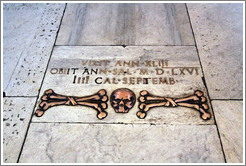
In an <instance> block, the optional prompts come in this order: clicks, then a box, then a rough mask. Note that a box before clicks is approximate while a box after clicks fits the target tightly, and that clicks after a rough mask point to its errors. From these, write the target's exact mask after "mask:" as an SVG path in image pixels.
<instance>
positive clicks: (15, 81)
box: [4, 4, 65, 96]
mask: <svg viewBox="0 0 246 166" xmlns="http://www.w3.org/2000/svg"><path fill="white" fill-rule="evenodd" d="M12 5H13V4H9V6H8V5H7V6H5V12H4V15H5V16H4V18H6V19H7V18H9V20H6V22H5V23H4V28H5V29H4V34H5V37H4V49H5V51H4V57H5V58H4V59H5V61H4V75H5V74H6V73H8V72H10V73H9V74H6V77H5V76H4V80H5V79H6V80H5V82H4V83H5V85H4V88H6V89H5V92H6V95H7V96H36V95H37V94H38V90H39V88H40V84H41V82H42V79H43V76H44V72H45V69H46V67H47V62H48V60H49V57H50V54H51V51H52V48H53V45H54V42H55V38H56V33H57V30H58V27H59V25H60V21H61V17H62V14H63V11H64V7H65V4H42V5H41V9H40V10H41V11H38V12H36V6H33V7H32V6H31V7H29V8H30V9H29V8H27V9H25V8H24V9H22V7H16V6H12ZM25 5H28V4H24V6H25ZM17 6H18V5H17ZM19 8H21V11H19ZM37 8H38V10H39V5H37ZM17 9H18V10H17ZM16 10H17V11H16ZM26 10H34V15H32V12H27V14H25V15H24V16H23V15H22V13H25V11H26ZM28 14H30V15H31V16H29V17H27V18H30V17H32V19H31V20H30V21H27V25H23V24H25V23H26V22H25V19H26V18H25V19H24V20H22V19H21V17H22V16H23V17H25V16H26V15H28ZM9 15H10V16H9ZM16 15H17V16H16ZM18 15H19V16H18ZM36 15H38V16H37V17H36V18H35V16H36ZM15 16H16V17H17V18H15V19H13V17H15ZM12 19H13V20H12ZM30 24H31V25H30ZM17 25H20V27H21V28H20V29H19V26H18V27H17ZM26 26H28V27H29V26H33V28H26ZM7 29H10V30H7ZM16 29H18V31H19V30H21V32H19V33H21V34H19V33H18V32H15V31H16ZM29 29H30V32H28V33H26V31H28V30H29ZM15 34H17V37H13V36H15ZM26 35H30V37H27V40H26V42H22V41H23V40H24V39H23V38H25V37H26ZM19 36H20V38H18V37H19ZM16 38H18V40H17V41H15V40H16ZM18 45H20V47H19V46H18ZM15 49H16V50H15ZM9 55H10V57H9ZM12 58H13V59H14V61H13V62H10V61H12ZM17 59H18V60H17ZM9 69H10V71H9ZM10 75H11V76H10ZM9 79H10V80H9ZM6 84H7V85H6Z"/></svg>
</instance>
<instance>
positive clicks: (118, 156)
mask: <svg viewBox="0 0 246 166" xmlns="http://www.w3.org/2000/svg"><path fill="white" fill-rule="evenodd" d="M30 156H32V157H30ZM20 162H21V163H28V162H30V163H37V162H40V163H50V162H51V163H62V162H63V163H84V162H86V163H106V162H107V163H136V162H138V163H143V162H144V163H160V162H162V163H166V162H174V163H177V162H179V163H185V162H187V163H189V162H194V163H204V162H211V163H223V162H224V158H223V154H222V151H221V147H220V142H219V138H218V134H217V131H216V127H215V126H214V125H200V126H194V125H178V126H176V125H171V126H169V125H160V126H159V125H156V126H155V125H136V124H135V125H124V124H114V125H107V124H104V125H102V124H66V123H65V124H64V123H60V124H57V123H46V124H44V123H32V124H31V127H30V131H29V133H28V136H27V140H26V142H25V145H24V148H23V153H22V155H21V158H20Z"/></svg>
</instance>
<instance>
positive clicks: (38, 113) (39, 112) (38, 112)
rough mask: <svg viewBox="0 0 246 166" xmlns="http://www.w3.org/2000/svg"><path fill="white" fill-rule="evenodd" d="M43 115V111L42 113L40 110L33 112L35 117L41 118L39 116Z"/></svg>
mask: <svg viewBox="0 0 246 166" xmlns="http://www.w3.org/2000/svg"><path fill="white" fill-rule="evenodd" d="M43 114H44V111H43V110H42V109H37V110H36V111H35V115H36V116H37V117H41V116H43Z"/></svg>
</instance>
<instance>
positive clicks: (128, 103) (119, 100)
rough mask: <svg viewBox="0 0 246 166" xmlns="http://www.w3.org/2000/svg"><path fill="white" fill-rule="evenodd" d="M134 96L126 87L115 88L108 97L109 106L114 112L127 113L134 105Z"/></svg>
mask: <svg viewBox="0 0 246 166" xmlns="http://www.w3.org/2000/svg"><path fill="white" fill-rule="evenodd" d="M135 102H136V96H135V94H134V92H133V91H131V90H130V89H127V88H120V89H116V90H115V91H113V92H112V94H111V97H110V103H111V106H112V107H113V108H114V111H115V112H116V113H127V112H129V110H130V109H132V107H133V106H134V104H135Z"/></svg>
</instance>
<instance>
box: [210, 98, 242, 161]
mask: <svg viewBox="0 0 246 166" xmlns="http://www.w3.org/2000/svg"><path fill="white" fill-rule="evenodd" d="M212 105H213V109H214V114H215V118H216V122H217V124H218V129H219V132H220V136H221V140H222V144H223V149H224V151H225V156H226V161H227V162H228V163H242V162H243V101H230V100H225V101H216V100H214V101H212Z"/></svg>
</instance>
